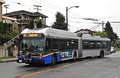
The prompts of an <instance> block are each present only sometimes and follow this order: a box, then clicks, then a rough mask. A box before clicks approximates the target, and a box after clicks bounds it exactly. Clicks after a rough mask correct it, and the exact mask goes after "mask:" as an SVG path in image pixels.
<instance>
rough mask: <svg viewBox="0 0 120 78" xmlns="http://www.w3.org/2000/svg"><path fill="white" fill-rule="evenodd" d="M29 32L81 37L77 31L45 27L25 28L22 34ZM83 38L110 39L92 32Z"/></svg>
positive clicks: (74, 37)
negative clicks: (94, 34)
mask: <svg viewBox="0 0 120 78" xmlns="http://www.w3.org/2000/svg"><path fill="white" fill-rule="evenodd" d="M25 33H26V34H28V33H42V34H44V35H45V36H46V37H52V38H63V39H65V38H67V39H79V38H80V37H78V35H77V33H74V32H69V31H65V30H60V29H54V28H43V29H38V28H36V29H28V28H27V29H24V30H23V31H22V32H21V34H25ZM81 39H82V40H96V41H110V39H108V38H102V37H100V36H93V35H91V34H83V35H82V38H81Z"/></svg>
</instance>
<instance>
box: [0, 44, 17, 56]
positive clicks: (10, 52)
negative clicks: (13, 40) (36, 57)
mask: <svg viewBox="0 0 120 78" xmlns="http://www.w3.org/2000/svg"><path fill="white" fill-rule="evenodd" d="M17 54H18V52H17V47H10V48H7V49H6V48H5V47H4V46H0V57H8V56H12V57H17Z"/></svg>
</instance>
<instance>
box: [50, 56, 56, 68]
mask: <svg viewBox="0 0 120 78" xmlns="http://www.w3.org/2000/svg"><path fill="white" fill-rule="evenodd" d="M55 64H56V56H55V55H53V56H52V62H51V65H52V66H54V65H55Z"/></svg>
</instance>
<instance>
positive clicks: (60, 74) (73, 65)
mask: <svg viewBox="0 0 120 78" xmlns="http://www.w3.org/2000/svg"><path fill="white" fill-rule="evenodd" d="M0 78H120V52H117V53H114V54H111V55H108V56H105V58H86V59H82V61H81V60H80V59H79V60H78V61H77V62H73V61H71V60H70V61H65V62H62V63H59V64H57V65H55V66H50V65H46V66H32V67H31V66H29V65H26V64H19V63H16V62H7V63H0Z"/></svg>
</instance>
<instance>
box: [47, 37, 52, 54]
mask: <svg viewBox="0 0 120 78" xmlns="http://www.w3.org/2000/svg"><path fill="white" fill-rule="evenodd" d="M47 51H52V50H51V39H49V38H47V39H46V52H47Z"/></svg>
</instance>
